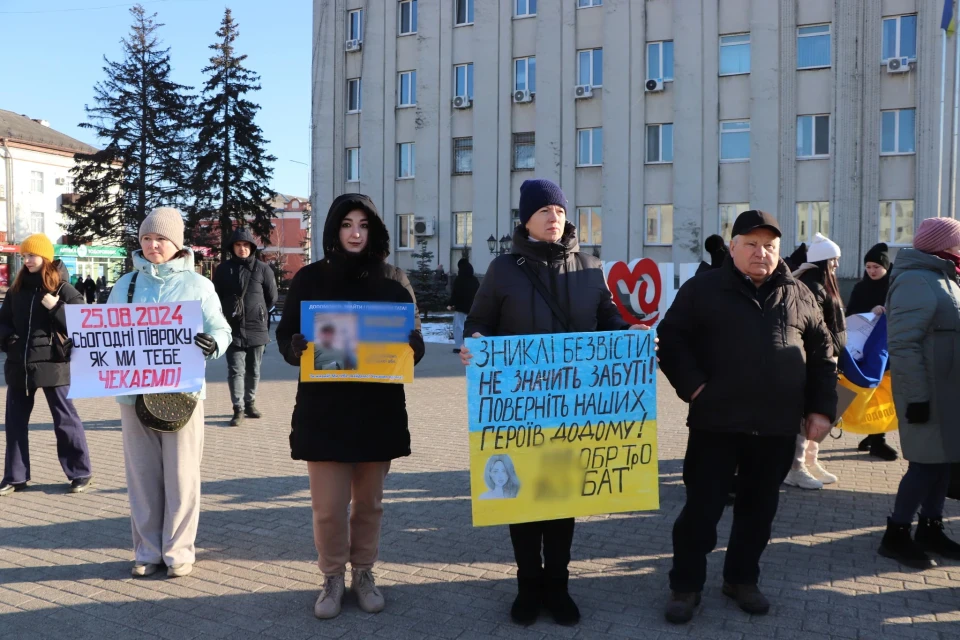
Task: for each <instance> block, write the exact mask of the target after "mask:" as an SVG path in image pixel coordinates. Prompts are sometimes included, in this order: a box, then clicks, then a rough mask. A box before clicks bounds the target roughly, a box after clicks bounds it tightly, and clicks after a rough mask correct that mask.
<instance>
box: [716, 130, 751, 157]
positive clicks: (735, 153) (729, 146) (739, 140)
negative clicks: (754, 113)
mask: <svg viewBox="0 0 960 640" xmlns="http://www.w3.org/2000/svg"><path fill="white" fill-rule="evenodd" d="M749 159H750V121H749V120H733V121H727V122H721V123H720V160H749Z"/></svg>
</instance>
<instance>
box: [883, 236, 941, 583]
mask: <svg viewBox="0 0 960 640" xmlns="http://www.w3.org/2000/svg"><path fill="white" fill-rule="evenodd" d="M886 308H887V322H888V339H887V342H888V344H887V347H888V349H889V351H890V372H891V375H892V378H893V398H894V402H895V404H896V407H897V418H898V419H899V422H900V442H901V444H902V446H903V457H904V458H905V459H906V460H908V461H909V463H910V465H909V467H908V468H907V472H906V474H904V476H903V480H901V481H900V488H899V490H898V491H897V498H896V502H895V503H894V507H893V513H892V514H891V515H890V517H889V518H887V531H886V533H885V534H884V536H883V541H882V542H881V544H880V555H882V556H886V557H888V558H893V559H895V560H897V561H898V562H899V563H900V564H902V565H905V566H908V567H912V568H914V569H929V568H931V567H935V566H936V562H935V561H934V560H933V559H932V558H930V556H929V555H927V554H929V553H934V554H938V555H940V556H943V557H945V558H951V559H954V560H960V544H957V543H956V542H954V541H953V540H951V539H950V538H948V537H947V535H946V533H945V532H944V526H943V505H944V501H945V499H946V495H947V487H948V486H949V484H950V465H951V463H955V462H960V394H957V389H960V312H958V309H960V221H957V220H954V219H952V218H930V219H927V220H924V221H923V223H922V224H921V225H920V228H919V229H917V232H916V235H915V237H914V241H913V249H901V250H900V252H899V253H898V254H897V260H896V263H895V264H894V267H893V272H892V273H891V276H890V291H889V293H888V294H887V304H886ZM918 511H919V513H920V523H919V525H918V526H917V532H916V535H915V536H914V537H913V538H911V537H910V529H911V526H912V525H913V518H914V516H916V515H917V512H918Z"/></svg>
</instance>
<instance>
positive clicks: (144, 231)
mask: <svg viewBox="0 0 960 640" xmlns="http://www.w3.org/2000/svg"><path fill="white" fill-rule="evenodd" d="M139 237H140V249H138V250H137V251H134V252H133V255H132V256H131V257H132V259H133V271H132V272H130V273H127V274H125V275H124V276H122V277H121V278H120V279H119V280H117V282H116V285H115V286H114V287H113V290H112V291H111V292H110V298H109V299H108V300H107V302H108V303H111V304H115V303H117V304H127V303H130V302H182V301H185V300H198V301H199V302H200V305H201V309H202V312H203V331H202V332H201V333H197V334H196V335H194V336H193V343H194V345H196V346H197V347H198V348H199V349H200V350H201V351H203V354H204V356H206V358H207V359H208V360H209V359H213V358H219V357H221V356H222V355H223V354H224V352H225V351H226V350H227V346H228V345H229V344H230V325H228V324H227V320H226V318H224V317H223V311H222V310H221V309H220V300H219V299H218V298H217V293H216V291H215V290H214V288H213V283H211V282H210V281H209V280H208V279H206V278H205V277H203V276H202V275H200V274H199V273H197V272H196V271H195V270H194V259H193V251H191V250H190V249H185V248H184V247H183V216H182V215H181V214H180V211H179V210H177V209H174V208H172V207H158V208H156V209H154V210H153V211H151V212H150V213H149V215H147V217H146V218H144V220H143V222H141V223H140V234H139ZM186 348H190V347H186ZM205 397H206V385H204V387H203V388H202V389H201V390H200V397H199V400H198V401H197V405H196V407H195V408H194V410H193V414H192V415H191V416H190V420H189V421H188V422H187V423H186V424H185V425H184V426H183V428H181V429H180V430H179V431H176V432H173V433H160V432H157V431H154V430H152V429H150V428H149V427H147V426H146V425H144V424H143V423H142V422H140V418H139V417H138V416H137V409H136V407H135V403H136V396H135V395H129V396H117V402H118V403H119V404H120V425H121V432H122V437H123V459H124V465H125V467H126V476H127V497H128V499H129V500H130V522H131V528H132V530H133V550H134V555H135V558H134V565H133V569H132V570H131V574H132V575H133V577H135V578H142V577H144V576H149V575H152V574H154V573H156V572H157V570H158V569H160V567H161V566H162V565H166V567H167V577H170V578H178V577H182V576H186V575H189V574H190V573H191V572H192V571H193V564H194V562H195V561H196V547H195V541H196V539H197V527H198V526H199V524H200V459H201V458H202V456H203V432H204V429H203V426H204V425H203V400H204V398H205Z"/></svg>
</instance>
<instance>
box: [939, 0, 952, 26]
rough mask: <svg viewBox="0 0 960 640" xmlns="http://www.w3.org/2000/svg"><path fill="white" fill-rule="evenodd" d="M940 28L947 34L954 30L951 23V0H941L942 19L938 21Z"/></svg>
mask: <svg viewBox="0 0 960 640" xmlns="http://www.w3.org/2000/svg"><path fill="white" fill-rule="evenodd" d="M940 28H941V29H943V30H944V31H947V32H948V33H953V32H954V30H955V29H956V27H955V25H954V22H953V0H943V17H942V18H941V19H940Z"/></svg>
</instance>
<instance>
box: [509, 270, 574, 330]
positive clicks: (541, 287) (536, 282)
mask: <svg viewBox="0 0 960 640" xmlns="http://www.w3.org/2000/svg"><path fill="white" fill-rule="evenodd" d="M517 266H518V267H520V270H521V271H523V273H524V274H525V275H526V276H527V278H529V279H530V284H532V285H533V288H534V289H536V290H537V293H539V294H540V297H541V298H543V301H544V302H546V303H547V306H548V307H550V311H551V312H552V313H553V315H554V317H556V319H557V320H559V321H560V326H561V327H563V330H564V331H565V332H567V333H571V332H572V331H573V322H571V320H570V316H569V315H567V312H566V311H564V310H563V308H561V307H560V304H559V303H558V302H557V299H556V298H555V297H553V294H551V293H550V291H548V290H547V286H546V285H545V284H543V281H542V280H540V278H538V277H537V274H536V273H534V271H533V267H531V266H530V265H529V264H527V259H526V258H524V257H523V256H520V258H519V259H518V260H517Z"/></svg>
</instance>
